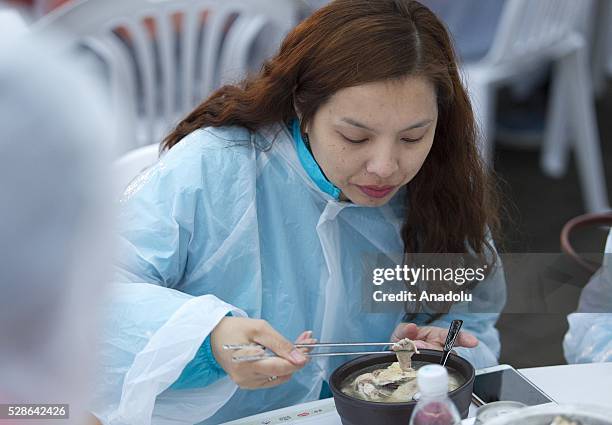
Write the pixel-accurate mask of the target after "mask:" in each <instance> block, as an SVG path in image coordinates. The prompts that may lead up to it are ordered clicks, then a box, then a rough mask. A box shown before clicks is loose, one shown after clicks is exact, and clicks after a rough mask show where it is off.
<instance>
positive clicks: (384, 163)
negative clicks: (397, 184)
mask: <svg viewBox="0 0 612 425" xmlns="http://www.w3.org/2000/svg"><path fill="white" fill-rule="evenodd" d="M397 170H399V153H398V152H395V149H393V147H391V146H378V147H376V148H375V149H374V150H373V152H372V155H371V156H370V158H369V160H368V162H367V163H366V171H367V172H368V174H375V175H377V176H378V177H380V178H381V179H388V178H389V177H391V176H392V175H393V174H394V173H395V172H397Z"/></svg>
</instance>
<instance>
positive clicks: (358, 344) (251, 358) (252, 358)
mask: <svg viewBox="0 0 612 425" xmlns="http://www.w3.org/2000/svg"><path fill="white" fill-rule="evenodd" d="M393 344H394V343H393V342H344V343H335V342H319V343H316V344H294V347H296V348H319V347H386V346H390V345H393ZM245 348H259V349H262V350H265V347H264V346H263V345H260V344H226V345H224V346H223V349H224V350H241V349H245ZM380 353H395V351H392V350H383V351H344V352H329V353H305V355H306V356H308V357H325V356H350V355H362V354H380ZM269 357H277V355H276V354H274V353H263V354H257V355H250V356H236V357H233V358H232V360H233V361H234V362H237V363H240V362H250V361H256V360H262V359H266V358H269Z"/></svg>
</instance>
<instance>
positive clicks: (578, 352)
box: [563, 231, 612, 363]
mask: <svg viewBox="0 0 612 425" xmlns="http://www.w3.org/2000/svg"><path fill="white" fill-rule="evenodd" d="M567 321H568V322H569V330H568V331H567V334H565V339H564V341H563V349H564V351H565V358H566V360H567V362H568V363H592V362H611V361H612V231H611V232H610V234H609V235H608V241H607V243H606V248H605V255H604V263H603V265H602V267H601V269H599V271H598V272H597V273H595V274H594V275H593V277H592V278H591V280H590V281H589V283H588V284H587V286H585V288H584V289H583V290H582V294H581V295H580V303H579V305H578V311H577V312H576V313H572V314H570V315H569V316H568V317H567Z"/></svg>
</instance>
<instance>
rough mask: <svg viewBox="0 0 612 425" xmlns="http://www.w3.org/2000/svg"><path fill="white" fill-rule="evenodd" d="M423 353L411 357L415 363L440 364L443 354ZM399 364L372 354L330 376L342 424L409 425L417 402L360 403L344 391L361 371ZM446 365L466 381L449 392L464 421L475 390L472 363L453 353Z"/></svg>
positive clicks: (392, 356) (388, 355) (389, 355)
mask: <svg viewBox="0 0 612 425" xmlns="http://www.w3.org/2000/svg"><path fill="white" fill-rule="evenodd" d="M419 351H420V354H415V355H414V356H413V357H412V360H413V361H421V362H427V363H435V364H440V360H441V358H442V352H441V351H435V350H419ZM394 361H397V357H396V356H395V354H392V353H385V354H371V355H367V356H361V357H357V358H356V359H353V360H351V361H348V362H346V363H344V364H343V365H341V366H340V367H338V368H337V369H336V370H335V371H334V372H333V373H332V375H331V378H330V385H329V386H330V388H331V391H332V393H333V394H334V401H335V403H336V410H337V411H338V414H339V415H340V419H342V423H343V425H376V424H384V425H406V424H407V423H408V421H409V420H410V415H412V411H413V410H414V407H415V406H416V401H409V402H406V403H379V402H374V401H365V400H360V399H358V398H355V397H351V396H349V395H346V394H344V393H343V392H342V391H341V389H340V388H341V386H342V383H343V382H344V380H345V379H346V378H348V377H349V376H351V375H353V373H355V372H358V371H359V370H362V369H365V368H368V367H370V366H374V365H377V364H381V365H383V364H389V363H391V362H394ZM446 366H447V367H449V368H451V369H454V370H455V371H457V372H459V374H460V375H461V376H463V378H464V379H465V382H464V383H463V384H462V385H461V386H460V387H459V388H457V389H456V390H454V391H451V392H450V393H448V395H449V397H450V399H451V400H452V401H453V402H454V403H455V406H457V410H459V414H460V415H461V417H462V418H463V419H465V418H467V416H468V411H469V408H470V403H471V401H472V389H473V387H474V367H473V366H472V365H471V363H470V362H468V361H467V360H465V359H464V358H462V357H459V356H457V355H455V354H451V355H450V356H449V358H448V361H447V362H446Z"/></svg>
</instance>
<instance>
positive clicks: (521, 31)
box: [484, 0, 594, 63]
mask: <svg viewBox="0 0 612 425" xmlns="http://www.w3.org/2000/svg"><path fill="white" fill-rule="evenodd" d="M593 7H594V3H593V0H578V1H577V0H507V1H506V4H505V6H504V11H503V13H502V16H501V18H500V22H499V28H498V30H497V33H496V36H495V39H494V41H493V44H492V46H491V49H490V50H489V53H488V54H487V56H486V58H485V59H484V61H487V62H492V63H503V62H506V63H508V62H512V61H515V60H518V61H520V60H529V59H530V58H533V57H534V55H537V54H539V53H542V52H543V51H546V50H549V49H553V48H555V47H557V46H559V45H560V44H561V43H564V42H566V41H567V39H568V37H571V36H575V35H576V34H580V33H581V32H583V31H584V30H585V29H586V28H585V27H586V25H587V19H588V18H589V16H591V11H592V9H593Z"/></svg>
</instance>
